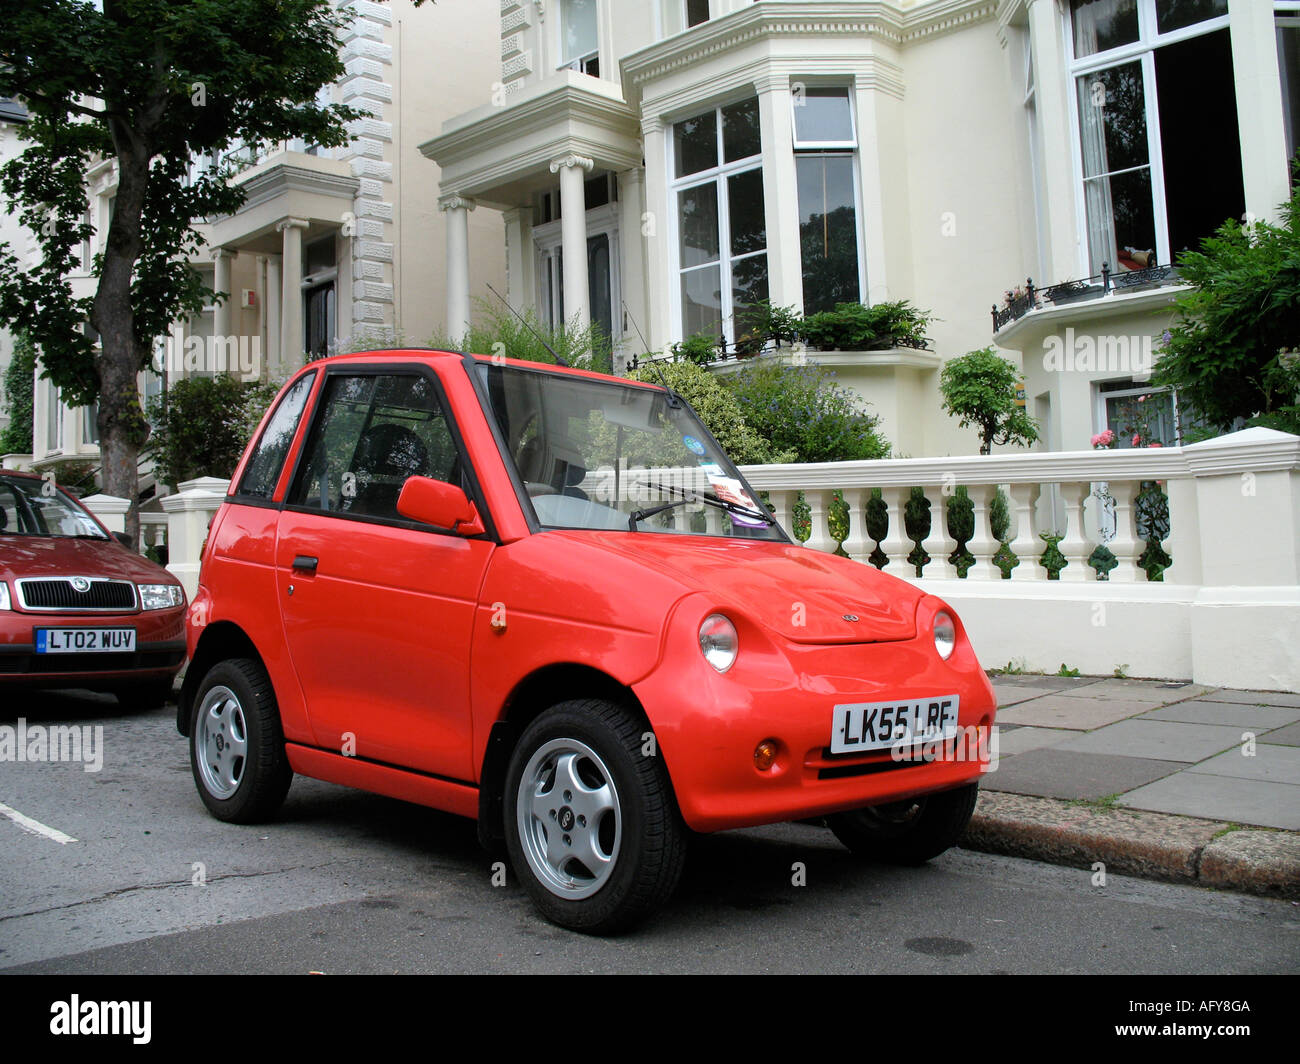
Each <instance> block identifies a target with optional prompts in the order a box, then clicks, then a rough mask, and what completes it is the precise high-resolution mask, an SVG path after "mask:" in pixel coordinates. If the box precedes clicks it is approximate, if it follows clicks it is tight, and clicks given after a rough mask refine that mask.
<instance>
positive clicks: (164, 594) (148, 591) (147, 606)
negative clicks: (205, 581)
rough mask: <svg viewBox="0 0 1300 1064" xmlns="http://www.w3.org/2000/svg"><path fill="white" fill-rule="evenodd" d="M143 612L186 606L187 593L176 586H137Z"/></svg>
mask: <svg viewBox="0 0 1300 1064" xmlns="http://www.w3.org/2000/svg"><path fill="white" fill-rule="evenodd" d="M136 586H137V587H138V588H139V589H140V608H141V609H142V610H165V609H169V608H170V607H172V606H184V605H185V592H184V591H183V590H182V589H181V588H180V587H178V586H177V585H176V584H137V585H136Z"/></svg>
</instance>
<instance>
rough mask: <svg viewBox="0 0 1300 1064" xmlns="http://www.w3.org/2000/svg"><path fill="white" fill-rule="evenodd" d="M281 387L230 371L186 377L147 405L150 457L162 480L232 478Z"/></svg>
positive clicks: (165, 481) (170, 482) (173, 484)
mask: <svg viewBox="0 0 1300 1064" xmlns="http://www.w3.org/2000/svg"><path fill="white" fill-rule="evenodd" d="M278 391H279V388H278V387H277V386H276V385H274V384H263V383H261V382H260V381H253V382H251V383H246V382H243V381H240V380H239V379H238V378H237V377H234V376H232V375H230V374H228V373H218V374H217V375H216V376H213V377H188V378H185V379H184V380H180V381H177V382H176V383H175V384H173V385H172V387H171V389H170V390H169V391H168V392H167V394H166V396H165V397H164V396H162V395H158V396H154V397H153V398H152V399H151V400H150V402H149V417H150V420H151V421H152V423H153V425H154V431H153V434H152V436H151V437H150V439H149V445H148V448H147V450H148V453H149V454H150V455H151V456H152V458H153V460H154V470H155V473H156V475H157V477H158V479H159V480H161V481H163V482H164V483H166V484H170V485H171V486H172V487H176V486H178V485H179V484H181V483H182V482H183V481H186V480H193V479H194V478H195V477H223V478H228V477H230V475H231V474H232V473H234V471H235V466H237V465H238V464H239V458H240V456H241V455H242V454H243V453H244V448H245V446H247V444H248V441H249V439H250V438H251V437H252V435H253V433H254V431H256V429H257V425H258V422H259V421H261V419H262V415H263V414H264V413H265V412H266V410H267V408H268V407H269V406H270V405H271V402H272V400H274V399H275V396H276V393H277V392H278Z"/></svg>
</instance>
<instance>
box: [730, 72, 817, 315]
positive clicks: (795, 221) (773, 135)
mask: <svg viewBox="0 0 1300 1064" xmlns="http://www.w3.org/2000/svg"><path fill="white" fill-rule="evenodd" d="M756 84H757V88H758V125H759V131H760V134H761V136H762V143H763V215H764V221H765V222H766V225H767V269H768V278H767V287H768V298H770V299H771V301H772V305H773V306H775V307H788V306H791V305H793V306H795V307H802V306H803V261H802V255H801V253H800V249H799V184H798V178H797V176H796V173H795V165H794V124H793V120H792V119H791V116H790V77H789V75H786V74H773V75H771V76H770V77H766V78H762V79H760V80H759V81H758V82H757V83H756ZM737 331H738V332H739V331H740V328H739V326H737Z"/></svg>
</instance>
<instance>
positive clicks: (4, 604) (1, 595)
mask: <svg viewBox="0 0 1300 1064" xmlns="http://www.w3.org/2000/svg"><path fill="white" fill-rule="evenodd" d="M11 609H13V607H12V606H11V605H9V585H8V584H6V583H5V582H4V581H3V580H0V610H11Z"/></svg>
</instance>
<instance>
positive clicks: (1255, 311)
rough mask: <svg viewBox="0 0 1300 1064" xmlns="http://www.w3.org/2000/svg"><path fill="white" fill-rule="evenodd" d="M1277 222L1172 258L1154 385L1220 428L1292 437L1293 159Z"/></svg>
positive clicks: (1296, 257)
mask: <svg viewBox="0 0 1300 1064" xmlns="http://www.w3.org/2000/svg"><path fill="white" fill-rule="evenodd" d="M1295 168H1296V174H1297V184H1296V190H1295V192H1294V193H1293V194H1292V196H1291V198H1290V200H1288V201H1287V202H1286V203H1285V204H1283V205H1282V208H1281V211H1282V217H1281V224H1280V225H1270V224H1268V223H1265V222H1256V223H1254V224H1253V225H1250V226H1241V225H1238V224H1237V223H1236V222H1225V223H1224V224H1223V225H1222V226H1221V227H1220V228H1219V230H1218V231H1217V232H1216V233H1215V234H1214V235H1213V236H1211V237H1207V238H1206V239H1205V240H1204V241H1203V242H1202V244H1201V250H1200V251H1189V252H1185V253H1184V254H1183V255H1182V256H1181V257H1180V258H1179V260H1178V272H1179V274H1180V276H1181V277H1182V280H1183V281H1185V282H1187V283H1188V284H1190V285H1192V286H1193V287H1192V290H1191V291H1189V292H1186V293H1184V294H1183V295H1181V296H1179V297H1178V300H1177V302H1176V303H1175V306H1176V308H1177V311H1178V320H1177V322H1176V323H1175V324H1174V325H1173V326H1172V327H1171V328H1170V329H1169V331H1168V332H1166V333H1165V336H1164V345H1163V349H1162V351H1161V353H1160V355H1159V357H1158V358H1157V360H1156V365H1155V372H1154V374H1153V380H1154V381H1155V383H1157V384H1161V385H1167V386H1169V387H1171V388H1174V389H1176V390H1177V392H1178V399H1179V402H1180V403H1182V404H1183V405H1184V407H1186V408H1189V410H1190V413H1191V414H1192V415H1193V417H1195V418H1197V419H1199V420H1201V421H1203V422H1206V423H1208V424H1209V425H1212V426H1214V427H1215V428H1217V429H1220V430H1227V429H1230V428H1231V427H1232V425H1233V424H1234V422H1236V421H1237V420H1238V419H1242V420H1244V421H1246V422H1247V423H1250V424H1259V425H1266V426H1269V427H1271V428H1276V429H1281V430H1283V431H1286V432H1294V433H1297V434H1300V406H1297V397H1298V396H1300V155H1297V157H1296V163H1295Z"/></svg>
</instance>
